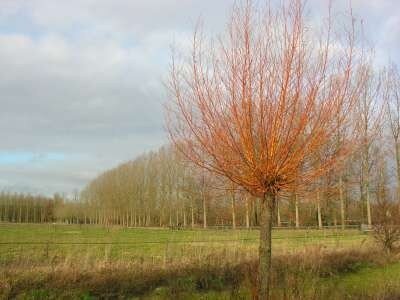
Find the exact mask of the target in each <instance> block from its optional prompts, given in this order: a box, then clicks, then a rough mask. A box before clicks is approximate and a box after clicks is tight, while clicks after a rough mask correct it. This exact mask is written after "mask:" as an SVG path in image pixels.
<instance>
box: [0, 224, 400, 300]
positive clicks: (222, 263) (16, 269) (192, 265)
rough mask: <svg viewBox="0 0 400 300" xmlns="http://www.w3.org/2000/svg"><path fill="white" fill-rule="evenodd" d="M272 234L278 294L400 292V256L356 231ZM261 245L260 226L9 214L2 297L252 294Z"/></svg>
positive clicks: (0, 239)
mask: <svg viewBox="0 0 400 300" xmlns="http://www.w3.org/2000/svg"><path fill="white" fill-rule="evenodd" d="M272 243H273V260H274V261H275V262H276V263H275V266H274V268H275V270H276V275H275V276H278V277H276V278H275V280H276V281H275V285H276V286H275V290H274V294H275V295H277V297H278V298H277V299H281V298H282V297H284V295H286V294H285V293H288V295H289V296H285V297H287V299H297V298H298V297H300V296H301V297H300V298H302V299H381V298H379V297H380V296H382V299H386V298H385V297H387V296H388V295H389V296H390V295H395V296H396V295H400V265H399V263H398V259H396V258H395V260H393V259H391V260H390V261H389V260H388V262H383V263H381V262H378V263H377V258H379V257H380V256H381V254H380V253H381V252H379V250H378V249H377V248H376V247H374V242H373V239H372V237H370V236H369V235H367V234H363V233H362V232H360V231H358V230H344V231H343V230H333V229H330V230H327V229H325V230H304V229H302V230H293V229H279V230H274V231H273V241H272ZM374 249H375V250H374ZM257 250H258V231H257V230H213V229H209V230H202V229H196V230H170V229H156V228H120V227H111V228H103V227H100V226H83V225H82V226H79V225H61V224H44V225H38V224H4V223H3V224H0V299H2V297H5V299H7V298H10V297H11V298H18V299H59V298H65V299H97V297H100V298H102V297H111V298H112V297H114V296H115V295H118V296H122V297H123V299H171V297H174V298H177V299H250V298H251V289H252V288H251V284H250V282H249V281H248V280H249V278H251V276H252V274H254V269H251V268H254V267H255V266H256V258H257ZM340 251H342V252H340ZM363 253H364V254H363ZM378 260H380V259H378ZM384 260H385V259H384ZM249 267H250V269H249ZM241 273H242V275H241ZM245 273H246V274H247V275H246V274H245ZM243 276H244V277H243ZM279 276H280V277H279ZM278 278H281V279H278ZM234 286H235V287H234ZM2 287H3V294H2V292H1V289H2ZM314 291H317V292H318V294H314ZM232 293H234V295H235V296H234V297H233V296H232V295H233V294H232ZM137 294H139V295H140V296H139V298H137V296H136V295H137ZM107 295H108V296H107ZM310 295H312V296H310ZM378 296H379V297H378ZM296 297H297V298H296ZM321 297H322V298H321ZM377 297H378V298H377ZM393 299H397V298H393Z"/></svg>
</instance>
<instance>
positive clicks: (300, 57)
mask: <svg viewBox="0 0 400 300" xmlns="http://www.w3.org/2000/svg"><path fill="white" fill-rule="evenodd" d="M353 22H354V21H353V19H351V26H350V27H349V28H350V30H344V31H343V34H342V35H338V34H337V32H335V31H334V30H333V29H332V28H333V27H332V26H331V25H332V22H331V21H330V18H328V21H327V22H326V24H325V25H324V26H321V28H318V30H316V29H315V28H313V27H312V26H311V25H310V26H308V25H307V24H306V22H305V17H304V5H303V2H302V1H301V0H297V1H287V3H286V4H285V3H284V4H282V5H281V6H279V7H273V6H267V7H265V8H264V9H260V7H256V6H255V5H254V4H253V3H252V2H251V1H246V2H245V4H243V5H236V6H234V8H233V10H232V16H231V19H230V21H229V23H228V26H227V30H226V31H225V32H224V33H223V34H222V35H221V36H219V37H218V38H217V39H214V40H213V39H205V38H204V35H203V34H201V33H200V32H199V30H196V32H195V34H194V39H193V44H192V50H191V55H190V56H188V57H187V59H185V60H183V61H182V62H180V63H178V62H177V59H176V57H173V60H172V66H171V74H170V78H169V79H170V80H169V89H170V92H171V101H170V102H169V104H168V105H167V127H168V130H169V133H170V137H171V140H172V141H173V142H174V143H175V145H176V146H177V148H178V149H179V150H180V151H181V152H182V153H183V154H184V155H185V157H186V158H188V159H189V160H190V161H192V162H193V163H194V164H196V165H198V166H200V167H202V168H205V169H207V170H209V171H211V172H214V173H216V174H219V175H222V176H225V177H227V178H228V179H229V180H231V181H232V182H233V183H235V184H236V185H238V186H240V187H242V188H244V189H246V190H247V191H248V192H249V193H251V194H252V195H254V196H257V197H258V198H259V199H260V201H261V207H262V209H261V215H260V224H261V230H260V247H259V296H260V298H261V299H267V298H268V297H269V282H270V268H271V229H272V219H273V212H274V210H275V199H276V196H277V195H278V194H279V193H284V192H285V191H290V190H293V189H294V188H295V189H296V191H298V190H299V189H300V188H301V186H305V185H306V184H307V183H310V182H312V181H313V180H315V178H316V177H317V176H320V175H322V174H324V173H325V172H326V171H328V170H330V169H332V167H333V166H335V164H336V163H337V162H339V161H340V160H341V158H342V157H343V156H344V155H346V153H348V144H344V143H343V144H341V145H340V146H338V147H335V151H331V154H330V156H329V158H327V159H325V160H324V161H322V162H319V163H318V164H317V163H316V159H315V157H317V154H318V153H319V152H320V151H321V150H322V149H323V148H325V147H326V145H328V144H329V143H330V142H331V141H332V139H333V138H334V135H335V133H336V132H337V126H338V125H337V124H341V126H343V125H344V124H348V122H349V119H350V116H351V110H352V107H353V103H354V102H355V100H356V99H357V97H358V95H359V92H360V88H359V86H360V84H359V81H360V80H361V79H362V76H360V74H359V73H358V72H357V70H358V69H359V68H358V64H359V63H360V60H359V58H357V55H356V53H357V51H356V50H355V43H354V30H353V28H354V26H353ZM317 32H319V34H317ZM356 73H358V76H355V75H356ZM338 119H340V120H339V122H338Z"/></svg>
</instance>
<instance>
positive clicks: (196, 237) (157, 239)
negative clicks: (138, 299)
mask: <svg viewBox="0 0 400 300" xmlns="http://www.w3.org/2000/svg"><path fill="white" fill-rule="evenodd" d="M367 242H369V239H368V237H367V236H365V235H363V234H361V233H360V232H359V231H357V230H346V231H341V230H321V231H319V230H279V231H278V230H277V231H274V232H273V247H274V250H275V251H276V252H281V251H292V250H293V251H296V250H298V249H301V248H304V247H305V246H309V245H319V246H322V247H328V248H332V247H335V248H338V247H348V246H360V245H362V244H364V243H367ZM242 248H245V249H246V251H247V252H249V253H250V254H251V255H253V254H254V255H255V254H256V253H257V249H258V231H256V230H177V231H172V230H169V229H148V228H135V229H133V228H118V227H114V228H103V227H100V226H84V225H82V226H79V225H59V224H57V225H54V224H46V225H38V224H28V225H25V224H0V264H1V263H3V264H4V263H7V262H10V261H21V260H22V261H23V260H30V261H31V262H32V261H38V262H39V261H44V260H46V259H51V260H54V259H55V260H60V259H65V258H70V259H73V258H79V259H85V260H93V259H94V260H98V259H107V260H129V261H131V260H135V259H139V260H146V261H148V260H151V261H155V262H157V263H161V262H162V263H164V262H165V260H166V259H168V260H174V259H179V260H181V259H184V258H185V257H189V258H191V255H192V254H193V253H195V254H196V255H209V254H212V253H214V252H215V251H231V250H238V249H242Z"/></svg>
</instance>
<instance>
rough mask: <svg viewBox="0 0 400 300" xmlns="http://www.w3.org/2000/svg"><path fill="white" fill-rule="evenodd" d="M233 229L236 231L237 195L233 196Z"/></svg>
mask: <svg viewBox="0 0 400 300" xmlns="http://www.w3.org/2000/svg"><path fill="white" fill-rule="evenodd" d="M232 229H236V209H235V194H232Z"/></svg>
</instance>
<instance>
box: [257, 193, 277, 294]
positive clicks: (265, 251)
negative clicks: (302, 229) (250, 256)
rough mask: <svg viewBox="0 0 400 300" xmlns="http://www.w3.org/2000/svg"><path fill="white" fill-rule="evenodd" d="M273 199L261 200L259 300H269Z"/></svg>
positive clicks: (267, 197)
mask: <svg viewBox="0 0 400 300" xmlns="http://www.w3.org/2000/svg"><path fill="white" fill-rule="evenodd" d="M274 203H275V197H274V195H271V194H265V195H264V197H263V198H262V199H261V213H260V247H259V267H258V268H259V269H258V272H259V273H258V274H259V279H258V280H259V299H260V300H267V299H270V294H269V291H270V281H271V280H270V277H271V276H270V275H271V250H272V249H271V233H272V220H273V211H274Z"/></svg>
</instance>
